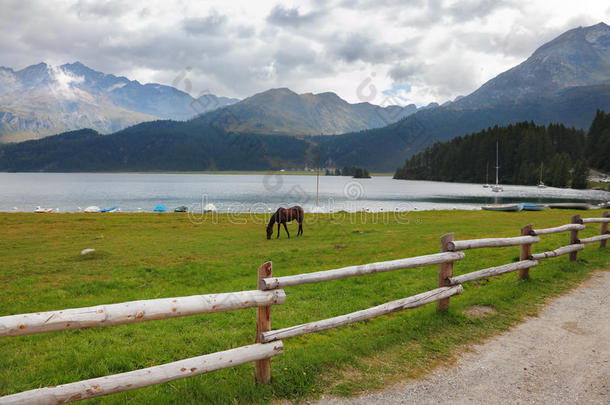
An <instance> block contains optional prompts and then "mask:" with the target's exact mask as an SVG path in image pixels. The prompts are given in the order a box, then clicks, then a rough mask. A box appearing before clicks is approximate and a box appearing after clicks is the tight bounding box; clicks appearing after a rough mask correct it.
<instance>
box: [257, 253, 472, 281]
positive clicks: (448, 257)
mask: <svg viewBox="0 0 610 405" xmlns="http://www.w3.org/2000/svg"><path fill="white" fill-rule="evenodd" d="M464 257H466V255H465V254H464V253H462V252H443V253H435V254H431V255H426V256H417V257H409V258H407V259H399V260H391V261H387V262H379V263H369V264H362V265H359V266H349V267H343V268H340V269H334V270H325V271H316V272H314V273H304V274H297V275H294V276H285V277H273V278H265V279H263V280H262V283H261V284H262V285H261V288H262V289H263V290H270V289H274V288H284V287H290V286H295V285H300V284H311V283H319V282H322V281H330V280H338V279H342V278H348V277H356V276H362V275H365V274H374V273H382V272H386V271H393V270H403V269H410V268H414V267H424V266H430V265H434V264H440V263H448V262H453V261H456V260H462V259H463V258H464Z"/></svg>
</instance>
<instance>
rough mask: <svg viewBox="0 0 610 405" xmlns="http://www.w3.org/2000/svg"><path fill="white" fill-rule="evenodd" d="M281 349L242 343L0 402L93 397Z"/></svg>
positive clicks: (275, 345)
mask: <svg viewBox="0 0 610 405" xmlns="http://www.w3.org/2000/svg"><path fill="white" fill-rule="evenodd" d="M283 350H284V345H283V344H282V342H281V341H278V342H274V343H268V344H261V343H258V344H254V345H250V346H242V347H238V348H235V349H230V350H225V351H222V352H216V353H212V354H206V355H204V356H199V357H193V358H190V359H185V360H180V361H175V362H173V363H167V364H163V365H160V366H154V367H149V368H144V369H141V370H135V371H129V372H127V373H121V374H114V375H109V376H105V377H100V378H92V379H90V380H84V381H79V382H75V383H70V384H63V385H58V386H55V387H46V388H38V389H34V390H30V391H24V392H20V393H18V394H13V395H7V396H5V397H1V398H0V405H17V404H19V405H24V404H62V403H65V402H72V401H77V400H81V399H88V398H95V397H99V396H102V395H108V394H115V393H118V392H123V391H129V390H134V389H136V388H142V387H148V386H150V385H155V384H161V383H165V382H169V381H174V380H179V379H181V378H186V377H192V376H195V375H199V374H205V373H209V372H211V371H216V370H221V369H223V368H229V367H234V366H238V365H240V364H244V363H249V362H251V361H256V360H260V359H266V358H270V357H274V356H278V355H280V354H282V352H283Z"/></svg>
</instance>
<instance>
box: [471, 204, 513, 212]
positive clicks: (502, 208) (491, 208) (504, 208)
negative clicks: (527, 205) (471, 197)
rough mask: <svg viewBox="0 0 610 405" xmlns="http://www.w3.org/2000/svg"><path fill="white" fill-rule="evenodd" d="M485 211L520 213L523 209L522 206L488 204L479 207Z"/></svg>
mask: <svg viewBox="0 0 610 405" xmlns="http://www.w3.org/2000/svg"><path fill="white" fill-rule="evenodd" d="M481 208H482V209H484V210H486V211H506V212H511V211H512V212H514V211H521V210H522V209H523V204H521V203H519V204H489V205H483V206H482V207H481Z"/></svg>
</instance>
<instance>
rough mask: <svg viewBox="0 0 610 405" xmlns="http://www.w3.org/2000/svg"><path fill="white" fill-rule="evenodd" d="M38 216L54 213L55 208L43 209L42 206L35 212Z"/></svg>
mask: <svg viewBox="0 0 610 405" xmlns="http://www.w3.org/2000/svg"><path fill="white" fill-rule="evenodd" d="M34 212H35V213H37V214H48V213H51V212H53V208H41V207H40V205H39V206H38V207H36V209H35V210H34Z"/></svg>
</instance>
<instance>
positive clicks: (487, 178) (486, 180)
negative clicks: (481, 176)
mask: <svg viewBox="0 0 610 405" xmlns="http://www.w3.org/2000/svg"><path fill="white" fill-rule="evenodd" d="M485 184H489V161H488V162H487V169H485Z"/></svg>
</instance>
